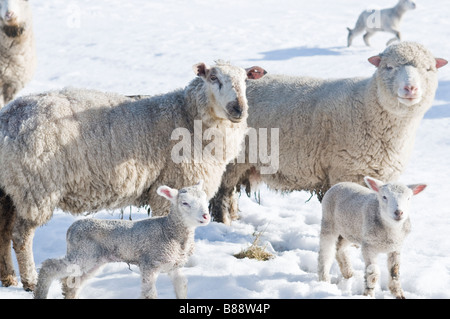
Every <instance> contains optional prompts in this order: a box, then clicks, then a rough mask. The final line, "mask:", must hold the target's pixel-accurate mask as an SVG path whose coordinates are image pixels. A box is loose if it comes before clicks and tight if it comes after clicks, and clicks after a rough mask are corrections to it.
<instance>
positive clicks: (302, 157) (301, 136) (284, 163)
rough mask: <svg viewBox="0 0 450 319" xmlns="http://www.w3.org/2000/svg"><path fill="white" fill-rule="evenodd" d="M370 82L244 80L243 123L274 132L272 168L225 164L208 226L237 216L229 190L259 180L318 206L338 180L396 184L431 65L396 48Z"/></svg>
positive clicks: (378, 60) (433, 76) (426, 98)
mask: <svg viewBox="0 0 450 319" xmlns="http://www.w3.org/2000/svg"><path fill="white" fill-rule="evenodd" d="M369 61H370V63H372V64H374V65H375V66H376V67H377V70H376V72H375V74H374V75H373V76H372V77H371V78H367V79H361V78H350V79H336V80H323V79H317V78H309V77H292V76H284V75H271V74H267V75H266V76H264V77H263V78H261V79H259V80H256V81H249V83H248V85H247V98H248V101H249V106H250V107H249V112H250V113H249V117H248V125H249V127H251V128H255V129H259V128H279V143H278V145H279V151H278V152H279V154H280V156H279V163H278V171H277V172H276V173H274V174H260V170H261V168H262V167H265V166H266V164H265V163H262V162H261V161H259V162H256V163H249V161H248V159H247V160H246V162H245V163H240V162H239V163H238V164H234V163H233V164H229V165H228V167H227V171H226V173H225V174H224V176H223V177H222V183H221V186H220V188H219V191H218V192H217V194H216V196H215V197H214V199H213V200H212V201H211V202H210V205H211V211H212V214H213V218H214V220H215V221H221V222H224V223H227V224H229V223H230V222H231V220H232V219H234V218H236V217H237V210H238V208H237V207H238V205H237V198H236V196H235V192H236V186H237V187H238V188H239V187H240V185H242V184H245V185H247V186H248V185H249V184H251V183H252V182H258V181H262V182H265V183H266V184H267V185H268V186H269V187H270V188H272V189H276V190H280V191H294V190H307V191H311V192H313V193H316V194H317V195H318V197H319V200H321V198H322V196H323V195H324V194H325V192H326V191H327V190H328V189H329V188H330V187H331V186H332V185H334V184H336V183H339V182H345V181H349V182H355V183H360V184H363V178H364V176H367V175H369V176H373V177H375V178H378V179H380V180H396V178H398V177H399V176H400V174H401V173H402V171H403V169H404V168H405V166H406V164H407V162H408V159H409V157H410V154H411V151H412V149H413V146H414V139H415V134H416V130H417V128H418V126H419V124H420V121H421V120H422V118H423V116H424V114H425V112H426V111H427V110H428V109H429V108H430V107H431V105H432V101H433V99H434V96H435V93H436V89H437V85H438V78H437V69H438V68H440V67H442V66H443V65H445V64H446V63H447V61H445V60H443V59H435V58H434V57H433V55H432V54H431V53H430V51H428V50H427V49H426V48H425V47H423V46H422V45H420V44H417V43H409V42H401V43H398V44H393V45H391V46H389V47H387V48H386V50H385V51H384V52H383V53H382V54H380V55H378V56H374V57H372V58H370V59H369Z"/></svg>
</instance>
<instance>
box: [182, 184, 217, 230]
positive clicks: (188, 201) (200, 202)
mask: <svg viewBox="0 0 450 319" xmlns="http://www.w3.org/2000/svg"><path fill="white" fill-rule="evenodd" d="M177 205H178V212H180V213H181V214H182V215H183V218H184V221H185V224H186V225H188V226H190V227H198V226H206V225H208V224H209V222H210V221H211V216H210V215H209V210H208V201H207V199H206V193H205V192H204V191H203V190H202V189H201V187H198V186H192V187H187V188H183V189H181V190H180V191H179V193H178V199H177Z"/></svg>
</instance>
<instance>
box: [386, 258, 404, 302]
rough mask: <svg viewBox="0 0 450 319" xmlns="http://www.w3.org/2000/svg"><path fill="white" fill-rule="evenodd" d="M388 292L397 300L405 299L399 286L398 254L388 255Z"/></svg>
mask: <svg viewBox="0 0 450 319" xmlns="http://www.w3.org/2000/svg"><path fill="white" fill-rule="evenodd" d="M388 270H389V290H390V291H391V293H392V294H393V295H394V296H395V298H397V299H405V295H404V294H403V289H402V287H401V284H400V253H399V252H392V253H390V254H389V255H388Z"/></svg>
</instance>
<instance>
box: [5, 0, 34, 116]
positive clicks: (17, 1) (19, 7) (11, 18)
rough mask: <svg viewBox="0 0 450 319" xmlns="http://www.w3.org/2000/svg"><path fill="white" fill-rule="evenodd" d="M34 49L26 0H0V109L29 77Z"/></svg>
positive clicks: (28, 7)
mask: <svg viewBox="0 0 450 319" xmlns="http://www.w3.org/2000/svg"><path fill="white" fill-rule="evenodd" d="M35 69H36V48H35V41H34V33H33V22H32V15H31V8H30V3H29V2H28V1H27V0H0V89H1V91H0V108H1V107H3V106H4V105H6V104H7V103H8V102H10V101H11V100H12V99H13V98H14V97H15V96H16V94H17V93H18V92H19V91H20V90H21V89H22V88H23V87H24V86H25V85H26V84H27V83H28V82H29V81H30V80H31V79H32V78H33V75H34V72H35Z"/></svg>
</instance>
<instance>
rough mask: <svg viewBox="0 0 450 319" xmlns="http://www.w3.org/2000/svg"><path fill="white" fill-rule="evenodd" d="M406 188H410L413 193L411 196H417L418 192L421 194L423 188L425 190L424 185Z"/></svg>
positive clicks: (425, 186)
mask: <svg viewBox="0 0 450 319" xmlns="http://www.w3.org/2000/svg"><path fill="white" fill-rule="evenodd" d="M408 188H410V189H411V190H412V191H413V195H417V194H419V193H420V192H422V191H423V190H424V189H425V188H427V185H426V184H414V185H408Z"/></svg>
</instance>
